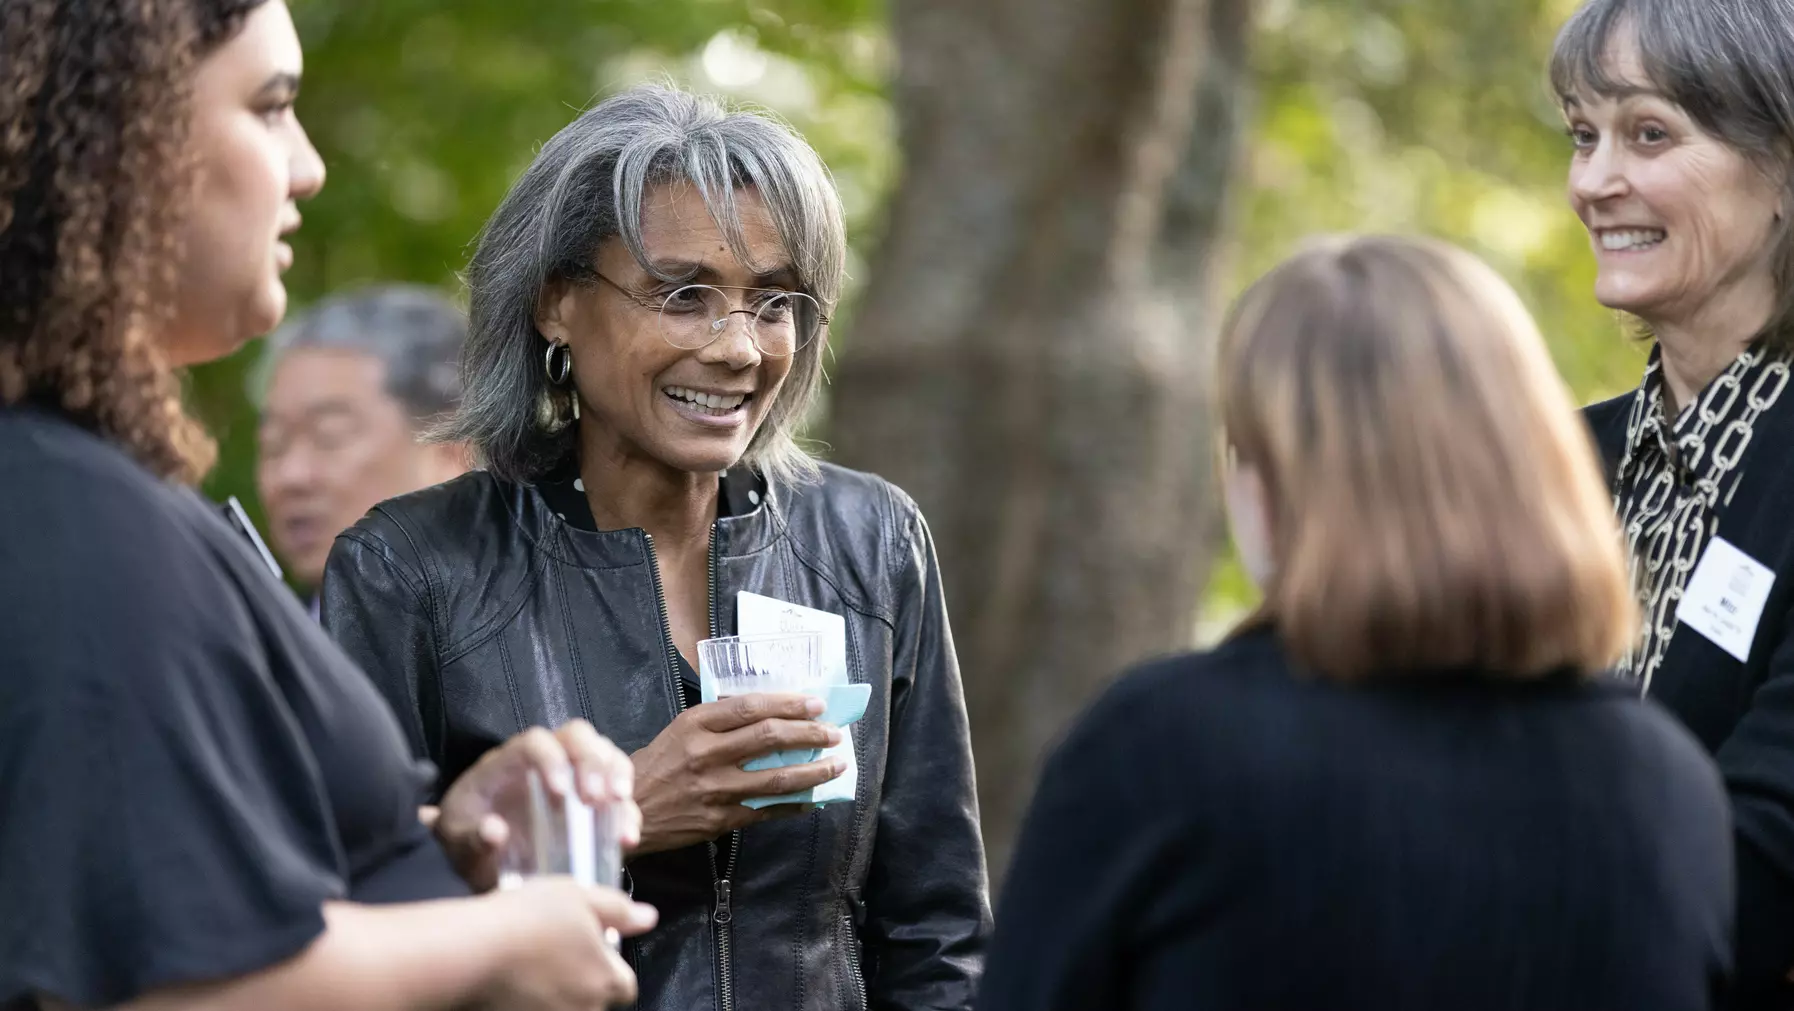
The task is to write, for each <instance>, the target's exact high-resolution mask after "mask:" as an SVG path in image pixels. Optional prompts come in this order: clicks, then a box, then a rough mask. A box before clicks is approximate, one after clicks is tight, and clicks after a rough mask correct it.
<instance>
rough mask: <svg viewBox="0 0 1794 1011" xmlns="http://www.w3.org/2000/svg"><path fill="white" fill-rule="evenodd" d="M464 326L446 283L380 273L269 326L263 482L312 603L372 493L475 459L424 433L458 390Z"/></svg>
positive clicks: (281, 547)
mask: <svg viewBox="0 0 1794 1011" xmlns="http://www.w3.org/2000/svg"><path fill="white" fill-rule="evenodd" d="M466 337H467V324H466V321H465V319H464V318H463V316H462V314H461V312H460V311H459V310H458V309H457V308H456V307H455V306H454V305H453V304H452V303H450V302H449V301H448V299H447V298H445V297H444V296H443V295H442V294H440V293H438V292H437V291H435V290H434V289H431V288H425V287H421V286H409V285H383V286H377V287H371V288H366V289H363V290H359V291H354V292H349V293H346V294H343V295H339V296H336V297H334V298H330V299H327V300H325V301H323V302H321V303H319V304H318V305H316V306H315V307H313V308H312V309H311V310H310V311H308V312H306V313H304V314H302V315H300V316H298V317H297V318H295V319H293V320H291V321H289V322H288V323H287V324H286V325H285V326H283V327H281V328H280V329H279V330H277V331H275V333H274V334H273V335H272V336H271V337H269V338H268V342H267V350H266V353H265V355H264V357H263V360H262V364H261V367H260V368H259V369H258V370H257V377H256V382H255V384H254V389H255V392H257V393H259V397H258V401H259V404H260V409H261V427H260V441H261V458H260V462H259V464H258V466H257V470H256V483H257V486H258V490H259V492H260V494H261V499H262V504H263V506H264V507H266V509H267V512H268V523H269V535H270V540H271V541H272V542H273V547H274V552H275V554H276V555H278V556H279V558H280V561H281V562H282V564H284V565H285V566H286V570H287V574H288V575H289V576H290V577H291V578H292V579H293V580H294V582H296V583H297V584H298V585H299V586H300V588H301V589H302V591H303V592H304V593H305V594H306V596H307V600H308V607H309V608H310V609H311V611H312V613H313V614H314V615H316V613H317V593H318V589H319V586H320V584H321V582H322V580H323V576H324V562H325V559H326V558H328V557H329V555H330V546H331V544H332V542H334V541H335V539H336V535H337V534H338V533H340V532H341V531H343V530H344V529H346V528H348V527H349V526H351V525H353V524H354V523H355V521H356V520H358V519H360V518H361V517H362V515H363V514H365V513H366V512H367V511H368V510H369V509H370V508H372V507H373V506H374V504H375V503H378V502H381V501H383V500H385V499H389V498H392V497H394V496H397V495H403V494H405V493H407V492H411V491H416V490H417V489H419V488H426V487H429V486H430V485H433V484H438V483H440V482H443V481H446V480H448V479H450V478H452V477H455V476H457V475H459V474H461V473H463V472H465V471H466V470H467V468H468V457H467V453H466V450H465V447H463V446H461V445H458V444H432V443H428V442H425V441H423V439H422V438H421V437H422V435H423V433H424V431H425V429H426V428H427V427H428V426H429V425H431V424H432V423H434V422H435V421H437V420H439V419H440V418H441V417H443V416H444V415H445V414H446V413H447V412H449V411H451V410H453V409H454V407H455V405H456V403H457V401H458V400H459V398H460V391H461V377H460V357H461V345H462V343H463V342H464V341H465V340H466Z"/></svg>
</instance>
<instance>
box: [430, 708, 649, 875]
mask: <svg viewBox="0 0 1794 1011" xmlns="http://www.w3.org/2000/svg"><path fill="white" fill-rule="evenodd" d="M531 773H534V774H535V775H536V776H538V777H539V778H540V781H541V783H542V784H544V785H545V786H546V787H547V789H548V790H549V791H550V792H552V793H553V794H555V795H556V796H558V797H563V798H568V797H571V798H576V799H578V800H581V801H583V802H584V803H586V804H588V805H591V806H592V807H594V808H600V807H608V808H609V809H610V814H611V818H612V820H613V823H614V824H615V826H616V832H617V836H618V841H619V842H620V843H621V845H622V848H623V849H624V850H625V851H627V850H630V849H632V848H634V847H635V846H636V845H637V843H638V842H639V841H640V840H641V837H642V812H641V809H640V808H639V807H637V805H636V801H635V799H634V795H635V767H634V766H633V765H632V764H631V762H630V759H629V756H628V755H625V754H624V753H623V752H622V751H621V750H620V749H618V748H617V746H616V745H614V744H612V743H611V742H610V741H609V740H607V739H606V738H604V737H603V736H602V735H600V734H599V733H598V731H597V730H595V729H593V727H592V725H591V724H590V723H587V722H586V721H585V720H572V721H569V722H568V723H566V724H563V725H562V726H561V727H560V729H558V730H555V731H553V732H552V733H551V732H550V731H547V730H544V729H542V728H540V727H535V728H531V729H529V730H526V731H524V732H523V733H521V734H518V735H517V736H516V737H513V738H511V739H510V740H509V741H506V742H505V743H504V745H503V746H501V747H497V748H494V749H492V750H491V751H489V752H487V753H486V754H485V755H484V756H483V757H482V758H481V759H480V760H479V761H478V762H477V763H475V764H474V766H473V767H472V768H470V769H468V770H467V772H466V773H465V774H463V775H462V776H461V778H460V779H457V780H456V781H455V782H454V785H452V786H450V787H449V789H448V793H447V794H446V795H445V796H444V797H443V800H442V807H441V810H440V814H438V815H437V816H436V819H435V824H434V826H433V827H434V829H435V832H436V837H437V839H439V840H440V841H441V843H442V847H443V849H444V850H446V851H447V852H448V855H449V859H450V860H451V861H452V862H453V863H454V865H455V869H456V870H457V871H459V872H460V874H461V876H462V877H463V878H464V879H466V881H467V883H468V884H469V885H470V886H472V887H473V888H474V889H475V890H476V891H488V890H490V889H492V888H493V887H495V886H496V885H497V884H498V878H499V869H500V864H501V861H502V858H503V856H504V853H505V848H506V844H507V843H508V842H510V841H511V838H512V836H513V834H514V833H515V832H516V831H517V830H518V829H519V828H520V827H522V826H524V825H525V824H526V822H525V819H524V817H523V815H524V813H525V812H526V811H527V810H528V809H529V780H530V775H531Z"/></svg>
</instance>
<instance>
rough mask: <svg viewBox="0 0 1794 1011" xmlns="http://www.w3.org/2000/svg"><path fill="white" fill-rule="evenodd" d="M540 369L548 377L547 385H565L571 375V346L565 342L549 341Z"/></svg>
mask: <svg viewBox="0 0 1794 1011" xmlns="http://www.w3.org/2000/svg"><path fill="white" fill-rule="evenodd" d="M557 356H558V357H557ZM542 369H543V372H544V373H546V374H547V376H548V385H550V386H565V385H567V380H568V378H569V377H571V376H572V375H573V348H572V346H571V345H569V344H568V343H567V342H566V341H549V342H548V353H547V354H546V355H544V356H543V357H542Z"/></svg>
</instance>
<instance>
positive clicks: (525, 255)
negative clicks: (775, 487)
mask: <svg viewBox="0 0 1794 1011" xmlns="http://www.w3.org/2000/svg"><path fill="white" fill-rule="evenodd" d="M671 182H684V183H688V184H690V185H691V186H692V187H694V188H695V189H696V190H697V192H698V193H699V195H700V196H701V197H702V199H703V201H704V205H705V207H706V208H708V209H709V212H710V215H711V217H712V218H713V219H714V220H715V221H716V223H717V226H718V228H719V229H720V230H721V231H722V233H723V237H724V240H725V241H726V242H727V243H728V245H729V248H730V251H731V252H732V253H733V254H734V255H735V256H736V257H737V258H738V259H740V260H741V261H742V262H743V263H749V264H750V265H751V266H754V267H762V266H765V265H763V264H751V262H750V260H749V258H748V249H747V241H746V238H745V235H744V234H743V230H742V224H741V214H740V208H739V205H738V203H737V199H736V195H737V192H738V191H739V190H741V189H744V188H750V187H751V188H753V189H754V190H755V191H756V192H757V193H758V194H759V196H760V198H761V200H762V201H763V202H764V203H765V205H766V207H767V210H768V212H769V214H770V215H771V217H772V220H773V225H774V227H775V228H776V229H777V231H778V235H779V239H780V241H781V243H782V244H783V246H784V247H785V253H786V255H787V256H789V257H790V260H791V266H792V269H793V270H794V271H795V272H796V273H797V280H798V288H799V290H801V291H803V292H805V293H806V294H808V295H810V296H812V297H814V298H815V299H816V300H817V302H819V303H820V304H821V305H822V309H823V312H824V313H828V312H832V311H833V309H834V307H835V304H836V301H837V300H838V299H839V297H840V293H841V284H842V276H843V272H844V270H845V264H846V254H847V241H846V228H845V225H844V223H843V218H842V211H841V202H840V197H839V195H838V194H837V192H836V190H835V185H834V180H833V179H832V177H831V176H830V175H829V172H828V169H827V168H826V167H825V166H824V165H823V163H822V160H821V159H820V158H819V157H817V155H816V152H815V151H814V150H812V149H811V148H810V146H809V144H807V143H805V142H804V140H803V139H802V138H801V137H799V136H798V135H797V133H796V132H795V131H794V130H792V129H791V127H789V126H788V125H786V124H785V123H784V122H782V121H780V120H778V119H776V118H774V117H773V116H771V115H770V114H767V113H764V112H757V111H745V110H736V111H732V110H729V109H726V108H724V107H723V106H722V105H721V104H720V103H718V102H716V101H715V100H713V99H710V98H705V97H701V96H697V95H693V94H690V93H687V92H684V91H680V90H677V89H674V88H669V87H664V86H658V85H647V86H641V87H637V88H632V89H630V90H629V91H626V92H623V93H622V94H619V95H617V96H615V97H613V98H610V99H607V100H606V101H604V102H602V103H600V104H598V105H596V106H594V107H593V108H591V109H589V110H587V111H586V112H584V113H582V114H581V115H580V116H579V118H577V119H575V120H574V121H573V122H572V123H570V124H568V125H567V126H566V127H564V128H563V129H562V130H561V131H560V132H559V133H557V134H556V135H555V136H554V137H553V139H551V140H550V141H549V142H548V143H547V144H546V145H544V146H543V148H542V151H541V153H540V154H538V155H537V156H536V159H535V161H534V162H533V163H532V164H531V165H530V167H529V168H528V169H527V170H526V171H525V172H524V173H523V175H522V177H521V178H519V179H518V181H517V183H516V185H514V186H513V187H512V189H511V192H510V193H509V194H508V195H507V196H506V197H505V199H504V201H503V202H502V203H501V204H500V205H499V208H498V210H497V211H496V212H495V213H494V214H493V216H492V219H491V220H490V221H488V222H487V224H486V227H485V229H484V230H483V231H482V233H481V235H480V239H479V243H478V246H477V248H476V250H475V252H474V256H473V259H472V261H471V263H470V264H469V265H468V270H467V284H468V288H469V295H470V299H469V302H470V305H469V323H470V333H469V336H468V341H467V349H466V352H465V354H464V356H463V360H462V361H463V392H462V398H461V407H460V410H459V411H458V412H457V414H456V416H455V417H454V419H453V420H452V421H450V422H449V423H448V424H447V425H445V426H443V427H442V428H441V429H440V430H438V431H437V432H436V433H435V434H436V436H437V437H438V438H442V439H449V440H455V441H464V442H467V443H470V444H472V445H473V446H474V447H475V449H476V450H477V452H478V454H479V456H480V458H481V461H482V463H484V465H485V466H486V467H487V468H488V469H489V470H491V471H492V472H494V473H495V474H497V475H499V476H501V477H505V478H507V479H511V480H519V481H531V480H535V479H537V478H540V477H541V476H542V475H544V474H545V473H547V472H549V471H551V470H554V469H556V468H557V467H560V466H563V465H564V464H566V463H568V462H569V461H570V460H571V459H572V457H573V455H574V453H575V451H576V448H577V447H576V443H575V441H574V440H575V437H576V436H575V433H574V431H573V429H572V428H571V427H569V428H566V429H563V430H561V431H558V432H555V431H551V430H549V428H547V427H544V426H543V425H542V424H541V422H540V420H539V405H540V404H542V403H543V402H544V399H545V398H547V399H549V400H551V401H552V399H553V398H554V396H555V394H553V393H551V391H550V388H549V386H548V383H547V380H546V377H545V375H544V374H543V355H544V354H545V352H546V350H547V347H548V345H547V342H546V340H545V339H544V338H543V337H542V335H541V334H540V333H538V332H537V331H536V326H535V309H536V304H537V300H538V299H539V297H540V295H541V292H542V289H543V288H544V286H546V285H548V284H549V283H551V282H554V281H557V280H563V279H564V280H573V281H590V280H595V277H596V275H595V274H594V270H595V267H594V260H595V258H596V255H597V252H598V247H599V245H600V243H602V242H603V241H604V240H606V239H609V238H612V237H615V238H618V239H619V240H620V241H622V242H623V244H624V246H625V247H626V248H627V249H628V250H629V252H630V254H631V255H632V256H633V257H634V258H635V260H636V262H637V263H638V264H640V265H641V267H642V269H643V270H644V271H646V272H648V273H649V274H651V275H653V276H655V277H658V278H660V279H661V280H663V281H679V280H684V279H683V278H674V277H666V276H664V275H663V274H662V273H661V272H660V271H658V270H656V269H655V267H654V265H653V264H651V263H650V262H649V256H648V250H647V248H646V246H645V244H644V242H643V240H642V202H643V200H644V199H645V197H646V195H647V192H648V191H649V190H650V189H652V188H653V187H655V186H657V185H662V184H665V183H671ZM826 338H827V335H826V333H824V334H823V335H820V336H819V337H818V338H817V339H816V340H813V341H811V342H810V343H809V344H807V345H806V346H804V347H803V348H801V349H799V350H798V352H797V354H796V356H795V357H794V359H793V361H792V366H791V372H790V374H789V375H788V376H787V377H786V379H785V383H784V385H783V387H782V388H781V389H780V391H779V396H778V399H777V400H776V401H775V402H774V403H773V405H772V408H771V409H770V411H769V412H768V414H767V416H766V419H765V421H764V422H763V423H762V424H761V427H760V430H759V431H758V432H756V433H755V436H754V439H753V441H752V442H751V443H750V444H749V446H748V450H747V453H746V455H745V456H744V457H743V459H742V462H743V463H744V464H746V465H748V466H751V467H753V468H755V469H757V470H759V471H761V472H762V473H764V474H765V475H767V476H768V477H769V478H778V479H784V480H806V479H809V478H810V477H812V476H813V475H814V474H815V472H816V464H815V461H814V460H813V459H812V458H811V457H810V456H809V454H808V453H806V452H805V451H804V450H803V449H802V448H801V447H800V446H799V445H798V443H797V440H796V438H795V434H796V429H797V427H798V426H799V425H800V424H801V423H802V422H803V419H804V417H805V416H806V415H807V413H808V411H809V408H810V406H811V404H812V403H813V401H814V400H815V396H816V390H817V386H818V383H819V381H820V378H821V372H822V355H823V353H824V350H825V348H826V346H827V339H826Z"/></svg>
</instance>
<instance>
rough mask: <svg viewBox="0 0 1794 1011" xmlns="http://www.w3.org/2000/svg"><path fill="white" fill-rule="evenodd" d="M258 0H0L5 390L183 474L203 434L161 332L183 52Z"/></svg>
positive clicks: (182, 181)
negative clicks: (158, 340)
mask: <svg viewBox="0 0 1794 1011" xmlns="http://www.w3.org/2000/svg"><path fill="white" fill-rule="evenodd" d="M260 2H261V0H133V2H131V3H118V2H115V0H6V2H5V4H4V6H0V405H11V404H19V403H24V402H32V403H37V404H40V405H43V406H45V407H48V408H51V409H53V410H57V411H60V412H62V413H64V414H65V415H67V416H69V417H70V418H72V419H74V420H75V421H76V422H77V423H79V424H82V425H84V426H85V427H88V428H90V429H92V430H94V431H95V432H97V433H99V434H100V435H102V436H104V437H106V438H109V439H111V440H113V441H115V442H117V443H119V444H120V445H122V446H123V447H124V448H125V449H126V450H128V451H129V452H131V453H132V455H134V456H135V457H137V458H138V459H139V460H140V461H141V462H142V463H143V464H144V465H145V466H147V467H149V468H150V469H151V470H153V471H155V472H157V473H159V474H163V475H165V476H169V477H176V478H181V479H185V480H193V479H195V478H197V477H198V475H199V474H201V473H203V471H204V470H205V469H206V468H207V467H208V466H209V464H210V462H211V459H212V455H213V449H212V444H211V442H210V441H209V439H208V438H207V437H206V435H205V433H204V431H203V430H202V429H201V428H200V427H199V425H198V424H197V423H195V422H194V421H193V420H192V419H190V418H189V417H188V416H187V414H186V413H185V411H184V410H183V408H182V406H181V398H180V390H179V387H178V384H177V381H176V380H175V378H174V377H173V375H172V374H171V373H170V371H169V368H168V366H167V364H166V362H165V361H164V359H163V356H162V353H161V351H160V350H159V349H158V348H157V347H156V344H155V327H156V324H157V322H158V321H159V319H160V318H161V315H162V313H163V312H165V310H166V306H165V304H164V302H165V297H166V294H167V292H168V291H169V289H170V282H171V278H170V276H169V271H170V270H171V269H172V264H173V263H175V262H176V257H175V255H174V253H175V245H176V236H177V227H178V224H179V221H180V215H181V214H182V212H183V210H184V207H185V200H184V197H185V196H186V194H185V187H186V182H187V179H188V175H187V171H186V169H187V165H186V156H185V154H184V149H183V140H184V139H185V134H186V130H185V125H186V118H187V116H186V112H187V104H188V99H189V95H190V93H191V84H192V76H193V70H194V66H195V64H196V63H197V61H198V60H199V58H200V57H201V56H203V55H204V54H205V53H206V52H207V51H209V50H210V49H211V48H212V47H214V46H216V45H218V44H219V43H221V42H222V41H224V40H225V39H228V38H229V37H230V36H231V35H232V34H233V33H234V32H235V31H236V30H237V29H238V27H240V26H241V24H242V22H243V20H244V18H245V17H246V16H247V15H248V13H249V12H250V10H251V9H253V8H254V7H256V6H257V5H258V4H259V3H260Z"/></svg>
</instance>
